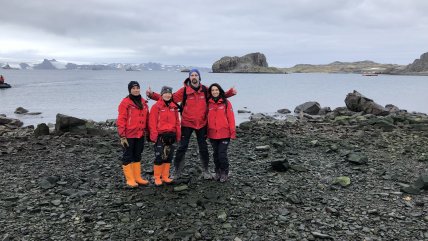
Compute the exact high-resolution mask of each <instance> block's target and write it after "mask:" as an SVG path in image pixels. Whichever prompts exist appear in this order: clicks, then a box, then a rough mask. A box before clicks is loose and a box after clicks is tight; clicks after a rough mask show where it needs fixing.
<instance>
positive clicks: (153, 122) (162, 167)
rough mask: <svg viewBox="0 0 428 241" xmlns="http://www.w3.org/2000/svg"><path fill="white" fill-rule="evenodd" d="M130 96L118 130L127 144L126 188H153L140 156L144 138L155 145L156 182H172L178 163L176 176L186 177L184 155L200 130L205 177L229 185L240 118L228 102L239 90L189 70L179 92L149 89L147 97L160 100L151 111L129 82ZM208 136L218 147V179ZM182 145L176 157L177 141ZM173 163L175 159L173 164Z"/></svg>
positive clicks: (215, 156) (122, 106) (215, 151)
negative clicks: (231, 155)
mask: <svg viewBox="0 0 428 241" xmlns="http://www.w3.org/2000/svg"><path fill="white" fill-rule="evenodd" d="M128 91H129V95H128V96H127V97H125V98H124V99H123V100H122V101H121V103H120V105H119V115H118V119H117V129H118V134H119V136H120V140H121V144H122V146H123V157H122V168H123V172H124V176H125V179H126V184H127V186H130V187H137V186H138V185H148V184H149V181H147V180H146V179H143V178H142V177H141V154H142V152H143V148H144V137H145V136H148V137H149V140H150V141H151V142H153V143H155V144H154V152H155V155H154V166H153V177H154V184H155V185H156V186H160V185H162V184H163V183H171V182H172V181H173V179H172V178H171V177H170V168H171V164H172V162H173V164H174V174H175V176H174V177H175V178H179V177H180V176H181V175H182V171H183V167H184V160H185V154H186V151H187V149H188V146H189V141H190V138H191V136H192V133H193V132H195V134H196V138H197V143H198V147H199V155H200V160H201V164H202V174H203V177H204V179H215V180H217V181H220V182H225V181H227V179H228V177H229V159H228V156H227V149H228V146H229V143H230V139H235V138H236V130H235V118H234V114H233V109H232V104H231V103H230V101H228V100H227V98H228V97H231V96H234V95H235V94H236V90H235V89H234V88H231V89H230V90H228V91H227V92H225V91H224V90H223V89H222V87H221V86H220V85H219V84H217V83H214V84H212V85H211V86H209V87H208V88H207V87H206V86H205V85H202V84H201V74H200V72H199V71H198V70H197V69H192V70H190V72H189V77H188V78H187V79H186V80H185V81H184V86H183V87H181V88H180V89H179V90H178V91H176V92H175V93H173V92H172V88H171V87H168V86H164V87H162V89H161V92H160V94H159V93H156V92H153V91H152V90H151V89H150V88H149V89H148V90H147V91H146V95H147V96H148V98H151V99H153V100H156V101H157V102H156V103H155V104H154V105H153V106H152V107H151V109H150V111H149V108H148V105H147V100H145V99H144V98H142V97H141V92H140V85H139V83H138V82H136V81H131V82H130V83H129V84H128ZM206 138H209V139H210V143H211V145H212V149H213V159H214V164H215V176H213V175H212V174H211V172H210V170H209V152H208V145H207V141H206ZM176 142H177V143H179V144H178V148H177V151H176V153H175V158H174V149H175V145H174V144H175V143H176ZM173 159H174V161H173Z"/></svg>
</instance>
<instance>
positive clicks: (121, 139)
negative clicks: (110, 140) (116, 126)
mask: <svg viewBox="0 0 428 241" xmlns="http://www.w3.org/2000/svg"><path fill="white" fill-rule="evenodd" d="M120 144H121V145H122V146H123V147H125V148H127V147H129V144H128V139H126V137H121V138H120Z"/></svg>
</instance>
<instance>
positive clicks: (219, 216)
mask: <svg viewBox="0 0 428 241" xmlns="http://www.w3.org/2000/svg"><path fill="white" fill-rule="evenodd" d="M217 218H218V219H219V220H220V221H222V222H226V219H227V214H226V212H224V211H223V212H221V213H219V215H218V216H217Z"/></svg>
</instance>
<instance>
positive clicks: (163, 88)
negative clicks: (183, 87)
mask: <svg viewBox="0 0 428 241" xmlns="http://www.w3.org/2000/svg"><path fill="white" fill-rule="evenodd" d="M165 93H171V94H172V87H169V86H163V87H162V90H161V95H163V94H165Z"/></svg>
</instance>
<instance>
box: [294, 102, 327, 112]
mask: <svg viewBox="0 0 428 241" xmlns="http://www.w3.org/2000/svg"><path fill="white" fill-rule="evenodd" d="M320 110H321V105H320V104H319V103H318V102H316V101H309V102H305V103H303V104H301V105H298V106H296V108H295V109H294V113H300V112H303V113H306V114H309V115H318V112H319V111H320Z"/></svg>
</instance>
